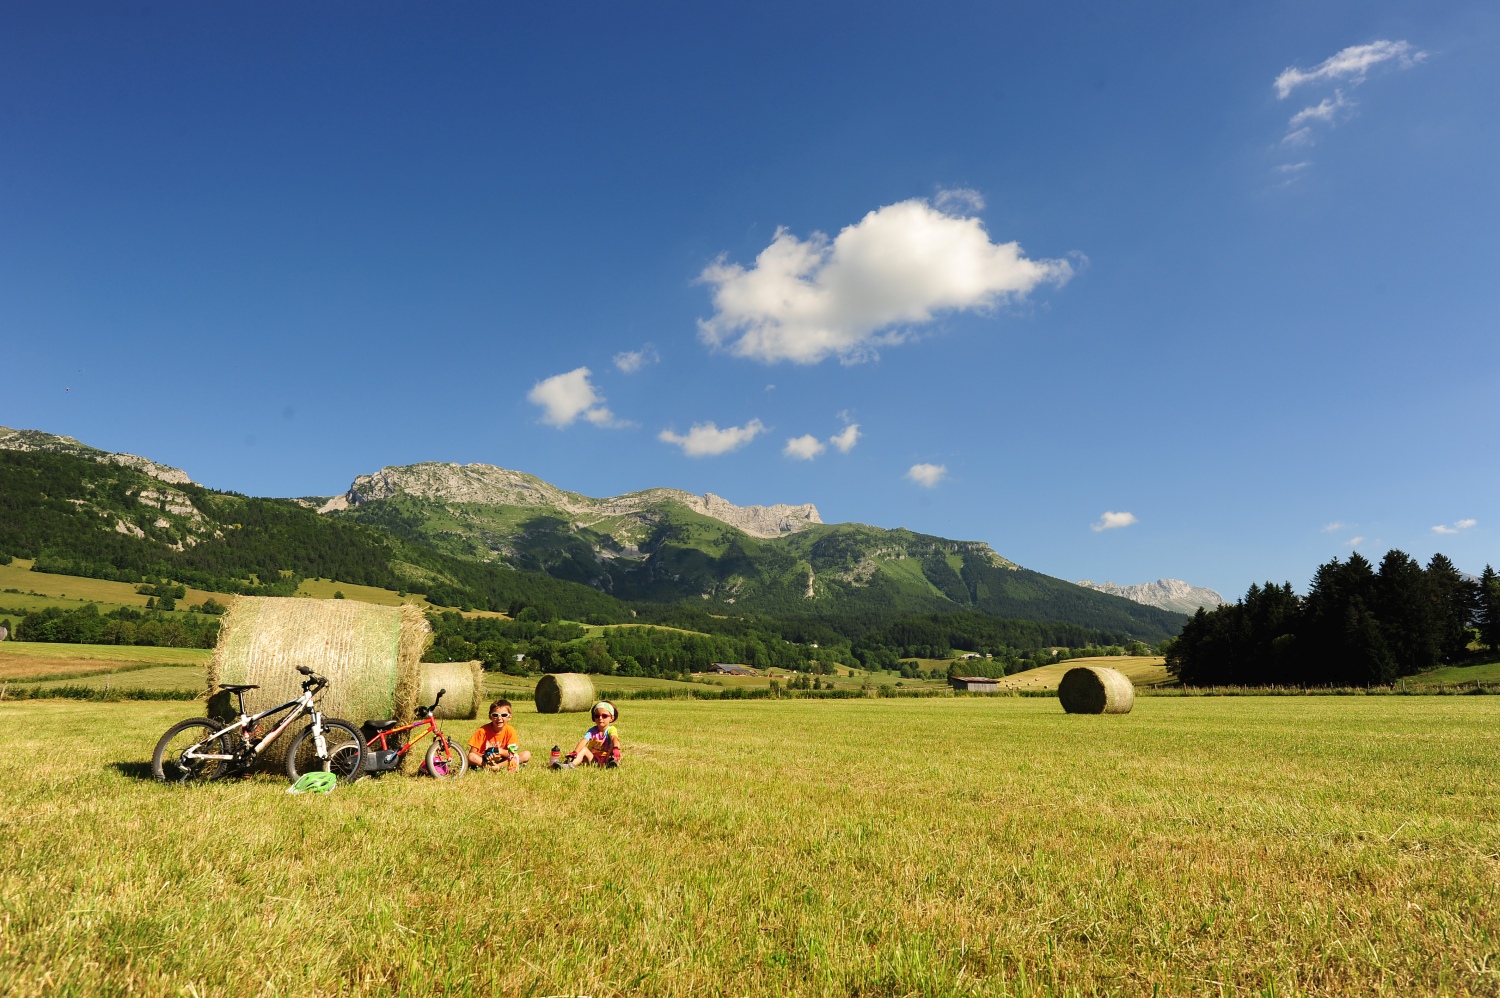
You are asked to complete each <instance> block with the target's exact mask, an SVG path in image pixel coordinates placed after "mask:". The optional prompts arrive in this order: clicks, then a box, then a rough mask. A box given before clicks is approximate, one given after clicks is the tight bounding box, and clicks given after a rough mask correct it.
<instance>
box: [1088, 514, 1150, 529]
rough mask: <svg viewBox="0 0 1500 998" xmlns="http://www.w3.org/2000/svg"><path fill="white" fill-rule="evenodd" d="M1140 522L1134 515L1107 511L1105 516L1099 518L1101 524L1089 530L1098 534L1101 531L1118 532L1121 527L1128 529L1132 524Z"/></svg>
mask: <svg viewBox="0 0 1500 998" xmlns="http://www.w3.org/2000/svg"><path fill="white" fill-rule="evenodd" d="M1139 522H1141V521H1139V520H1137V519H1136V518H1135V514H1134V513H1115V512H1111V511H1106V512H1105V514H1104V515H1103V516H1101V517H1099V522H1098V523H1095V524H1092V525H1090V527H1089V529H1090V530H1092V531H1093V532H1094V533H1096V534H1097V533H1099V532H1100V531H1101V530H1118V529H1119V528H1120V527H1128V526H1130V525H1131V524H1132V523H1139Z"/></svg>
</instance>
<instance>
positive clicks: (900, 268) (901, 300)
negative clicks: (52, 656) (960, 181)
mask: <svg viewBox="0 0 1500 998" xmlns="http://www.w3.org/2000/svg"><path fill="white" fill-rule="evenodd" d="M948 193H949V195H950V197H949V199H948V201H947V202H946V203H945V202H943V200H942V198H941V197H940V204H939V206H938V207H934V206H933V205H931V204H929V203H928V202H927V201H926V200H924V199H922V198H914V199H912V200H910V201H902V202H900V203H898V204H893V205H887V206H886V207H884V208H880V209H877V210H876V211H872V212H870V213H869V214H868V215H866V216H865V217H864V218H862V219H861V220H860V221H859V222H857V223H855V224H854V225H850V226H847V227H845V228H844V230H843V231H841V232H840V233H839V234H838V235H837V236H836V237H834V238H833V239H831V240H830V239H829V238H828V237H827V236H825V235H823V234H822V233H814V234H813V235H812V236H811V237H810V238H808V239H806V240H803V239H798V238H797V237H796V236H794V235H792V234H791V233H790V232H788V231H787V230H786V229H784V228H783V229H777V230H776V236H775V238H774V239H772V240H771V245H769V246H767V247H766V248H765V249H763V250H761V252H760V255H759V256H757V257H756V258H755V265H754V266H753V267H749V268H745V267H742V266H740V265H739V264H736V263H727V262H725V260H724V259H723V258H722V257H721V258H720V259H719V260H717V261H715V262H714V263H713V264H711V265H710V266H708V267H707V268H705V269H704V271H703V273H702V274H701V275H700V280H701V281H702V282H703V283H705V284H710V285H712V286H713V289H714V292H713V301H714V307H715V309H716V311H715V312H714V315H713V316H712V317H711V318H708V319H702V320H699V323H698V328H699V334H700V336H701V337H702V339H703V340H704V342H706V343H708V344H710V345H712V346H715V347H722V348H724V349H727V350H728V351H729V352H730V353H732V354H734V355H735V356H738V357H748V358H752V359H754V360H759V361H763V362H765V363H768V364H770V363H775V362H777V361H783V360H789V361H792V362H793V363H797V364H815V363H817V362H819V361H821V360H823V359H825V358H827V357H829V356H837V357H838V358H839V359H840V360H842V361H844V362H846V363H848V362H854V361H858V360H862V359H865V358H867V357H869V356H871V355H872V354H873V352H874V349H875V347H877V346H879V345H882V344H886V343H895V342H898V341H899V340H900V339H902V338H903V335H904V332H903V330H904V329H906V328H907V327H911V326H916V325H921V324H923V323H926V322H930V321H932V319H933V318H934V317H935V316H936V315H937V314H938V313H940V312H946V311H966V310H973V309H985V308H989V307H992V306H994V305H996V304H998V303H1000V302H1002V301H1005V300H1008V299H1013V298H1019V297H1022V296H1024V295H1026V294H1027V293H1028V292H1030V291H1031V290H1032V289H1033V288H1035V287H1037V286H1038V285H1040V284H1046V283H1053V284H1063V283H1065V282H1066V281H1067V280H1068V279H1069V278H1070V277H1072V276H1073V268H1072V266H1071V265H1070V264H1069V263H1068V262H1067V261H1065V260H1031V259H1028V258H1027V257H1025V256H1023V255H1022V253H1021V247H1020V246H1019V245H1018V244H1017V243H1014V242H1009V243H993V242H991V241H990V237H989V234H988V233H986V232H985V229H984V224H983V223H982V222H981V221H980V220H979V219H977V218H972V217H965V216H963V215H960V214H949V213H948V212H946V211H944V210H943V207H945V206H957V204H958V203H959V202H960V201H963V200H964V198H962V197H959V195H958V192H948ZM970 203H971V204H972V201H971V202H970Z"/></svg>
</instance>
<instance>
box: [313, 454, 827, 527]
mask: <svg viewBox="0 0 1500 998" xmlns="http://www.w3.org/2000/svg"><path fill="white" fill-rule="evenodd" d="M399 495H408V496H414V497H416V498H420V499H432V500H436V501H438V502H445V503H469V504H475V505H484V506H520V507H537V508H541V509H556V510H561V511H562V512H565V513H568V514H569V515H571V516H588V517H606V516H623V515H628V514H633V513H642V512H645V511H647V510H648V509H650V508H651V507H653V506H655V505H658V504H660V503H662V502H677V503H681V504H682V505H683V506H686V507H687V508H689V509H691V510H693V511H694V512H695V513H700V514H702V515H704V516H708V517H712V518H713V519H715V520H719V521H720V522H723V523H727V524H729V525H730V526H733V527H737V528H738V529H740V530H743V531H744V532H745V533H747V534H749V535H751V536H752V537H760V538H769V537H780V536H782V535H784V534H791V533H796V532H797V531H799V530H802V529H804V528H806V527H809V526H812V525H813V524H816V523H822V522H823V518H822V517H821V516H819V515H818V508H817V507H816V506H814V505H813V504H812V503H804V504H803V505H800V506H789V505H786V504H782V503H778V504H776V505H774V506H736V505H735V504H734V503H732V502H729V501H728V500H727V499H723V498H720V497H719V496H716V495H714V494H713V493H711V492H710V493H708V494H706V495H701V496H698V495H693V494H692V493H691V492H683V491H680V490H678V489H647V490H646V491H644V492H631V493H629V494H627V495H623V496H614V497H612V498H609V499H593V498H590V497H588V496H584V495H579V494H578V493H576V492H567V491H564V490H563V489H559V488H558V487H557V486H555V485H549V484H548V483H546V482H544V481H542V480H541V479H540V478H537V477H536V476H535V475H528V474H526V473H525V472H521V471H510V470H508V469H506V468H497V467H495V466H494V465H491V464H444V463H438V462H428V463H424V464H411V465H405V466H403V467H394V468H381V469H380V470H379V471H377V472H376V473H375V474H373V475H360V476H359V477H358V478H356V479H355V480H354V484H353V485H351V486H350V487H349V491H347V492H345V493H344V494H343V495H338V496H334V497H333V498H332V499H329V500H328V501H327V502H326V503H324V504H323V506H322V508H321V509H320V510H319V512H324V513H326V512H331V511H333V510H340V509H349V508H351V507H355V506H359V505H361V504H362V503H367V502H373V501H375V500H377V499H390V498H393V497H395V496H399Z"/></svg>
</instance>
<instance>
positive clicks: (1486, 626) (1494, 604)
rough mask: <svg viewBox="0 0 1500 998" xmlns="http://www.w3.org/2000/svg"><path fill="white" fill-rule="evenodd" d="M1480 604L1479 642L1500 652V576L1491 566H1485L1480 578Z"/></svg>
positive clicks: (1478, 621) (1478, 618)
mask: <svg viewBox="0 0 1500 998" xmlns="http://www.w3.org/2000/svg"><path fill="white" fill-rule="evenodd" d="M1475 602H1476V603H1477V604H1478V606H1477V608H1476V609H1477V611H1478V612H1477V613H1476V614H1475V617H1476V618H1477V619H1476V620H1475V623H1476V624H1478V625H1479V640H1480V641H1482V642H1484V643H1485V644H1487V645H1489V647H1490V651H1491V652H1497V651H1500V576H1497V575H1496V574H1495V570H1494V569H1493V568H1491V567H1490V566H1488V565H1486V566H1484V572H1483V574H1481V575H1480V576H1479V592H1478V594H1477V598H1476V600H1475Z"/></svg>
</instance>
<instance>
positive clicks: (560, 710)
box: [536, 672, 594, 714]
mask: <svg viewBox="0 0 1500 998" xmlns="http://www.w3.org/2000/svg"><path fill="white" fill-rule="evenodd" d="M592 706H594V681H593V680H592V679H590V678H589V677H588V676H585V675H583V674H581V673H577V672H559V673H556V674H555V675H546V676H543V677H542V678H541V679H539V680H537V684H536V712H537V713H538V714H571V713H576V712H579V711H587V710H588V709H589V708H590V707H592Z"/></svg>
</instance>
